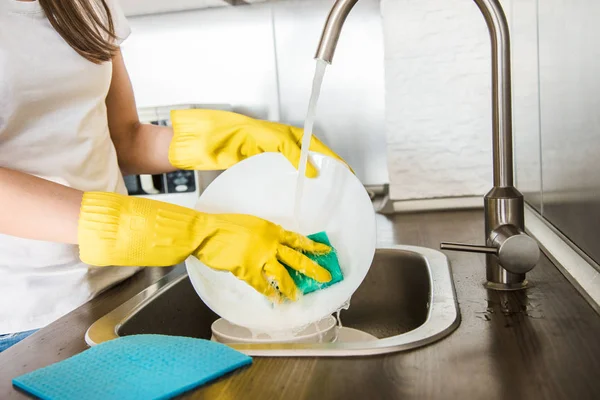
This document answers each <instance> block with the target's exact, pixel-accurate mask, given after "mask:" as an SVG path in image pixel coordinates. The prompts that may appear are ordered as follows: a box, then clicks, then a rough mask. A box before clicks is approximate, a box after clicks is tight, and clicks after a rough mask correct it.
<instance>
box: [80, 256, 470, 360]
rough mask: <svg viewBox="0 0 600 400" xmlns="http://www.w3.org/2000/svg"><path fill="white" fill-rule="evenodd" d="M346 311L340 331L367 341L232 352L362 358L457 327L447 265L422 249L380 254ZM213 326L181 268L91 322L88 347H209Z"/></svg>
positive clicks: (237, 346) (246, 347)
mask: <svg viewBox="0 0 600 400" xmlns="http://www.w3.org/2000/svg"><path fill="white" fill-rule="evenodd" d="M350 305H351V306H350V308H349V309H348V310H343V311H342V312H341V321H342V323H343V326H344V327H345V328H351V329H352V330H359V331H362V332H364V333H367V334H369V335H370V336H369V335H366V337H368V338H369V339H367V340H364V339H361V341H355V342H353V341H336V342H333V343H314V344H312V343H286V344H229V346H231V347H233V348H235V349H237V350H239V351H241V352H244V353H246V354H248V355H253V356H273V357H276V356H294V357H298V356H364V355H373V354H384V353H392V352H397V351H403V350H408V349H413V348H416V347H419V346H424V345H427V344H430V343H432V342H434V341H436V340H439V339H441V338H443V337H444V336H446V335H448V334H449V333H450V332H452V331H453V330H454V329H456V327H457V326H458V325H459V323H460V316H459V311H458V305H457V301H456V293H455V290H454V284H453V282H452V275H451V270H450V264H449V263H448V259H447V258H446V256H445V255H444V254H442V253H441V252H439V251H436V250H432V249H428V248H423V247H414V246H394V247H390V248H380V249H377V251H376V253H375V257H374V260H373V264H372V266H371V269H370V270H369V273H368V274H367V276H366V278H365V280H364V281H363V283H362V285H361V286H360V287H359V288H358V290H357V291H356V292H355V293H354V295H353V296H352V299H351V302H350ZM218 318H219V316H218V315H216V314H215V313H213V312H212V311H211V310H210V309H209V308H208V307H207V306H206V305H205V304H204V303H203V302H202V300H201V299H200V298H199V297H198V295H197V294H196V292H195V291H194V288H193V287H192V284H191V283H190V281H189V278H188V277H187V274H186V272H185V268H184V267H183V265H181V266H179V267H178V268H175V269H174V270H173V271H172V272H171V273H170V274H168V275H166V276H165V277H164V278H162V279H161V280H160V281H158V282H156V283H155V284H153V285H152V286H150V287H148V288H147V289H145V290H144V291H142V292H140V293H139V294H138V295H136V296H135V297H133V298H131V299H130V300H129V301H127V302H125V303H124V304H122V305H121V306H119V307H118V308H116V309H115V310H113V311H112V312H110V313H109V314H107V315H105V316H104V317H102V318H100V319H99V320H98V321H96V322H95V323H94V324H93V325H92V326H90V328H89V329H88V331H87V333H86V341H87V343H88V344H89V345H91V346H93V345H96V344H99V343H102V342H105V341H107V340H111V339H114V338H117V337H119V336H127V335H135V334H163V335H177V336H188V337H196V338H203V339H211V336H212V335H211V324H212V323H213V322H214V321H215V320H217V319H218ZM364 336H365V335H363V337H364Z"/></svg>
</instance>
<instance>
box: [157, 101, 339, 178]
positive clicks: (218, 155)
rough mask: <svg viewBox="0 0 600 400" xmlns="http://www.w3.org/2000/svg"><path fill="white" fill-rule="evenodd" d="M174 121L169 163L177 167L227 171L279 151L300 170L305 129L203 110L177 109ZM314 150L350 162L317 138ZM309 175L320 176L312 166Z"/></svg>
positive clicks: (312, 143) (313, 142) (314, 141)
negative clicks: (237, 165)
mask: <svg viewBox="0 0 600 400" xmlns="http://www.w3.org/2000/svg"><path fill="white" fill-rule="evenodd" d="M171 122H172V124H173V132H174V135H173V140H172V141H171V146H170V148H169V161H170V162H171V164H172V165H173V166H174V167H176V168H179V169H184V170H200V171H202V170H225V169H227V168H229V167H231V166H232V165H234V164H236V163H238V162H240V161H242V160H243V159H246V158H248V157H252V156H254V155H257V154H260V153H265V152H274V153H275V152H279V153H282V154H283V155H284V156H285V157H286V158H287V159H288V160H289V161H290V162H291V163H292V164H293V165H294V166H295V167H296V169H298V165H299V163H300V150H301V146H302V135H303V133H304V130H303V129H301V128H297V127H294V126H290V125H285V124H280V123H277V122H269V121H262V120H257V119H253V118H250V117H247V116H244V115H241V114H236V113H233V112H229V111H218V110H199V109H191V110H173V111H171ZM310 150H311V151H314V152H318V153H321V154H323V155H326V156H330V157H333V158H336V159H338V160H340V161H342V162H344V163H346V162H345V161H344V160H342V159H341V158H340V157H339V156H338V155H337V154H335V153H334V152H333V151H331V149H329V148H328V147H327V146H325V145H324V144H323V143H322V142H321V141H320V140H319V139H317V138H316V137H315V136H314V135H313V136H312V139H311V143H310ZM346 165H347V164H346ZM306 175H307V176H308V177H311V178H314V177H316V176H317V175H318V173H317V170H316V168H315V167H314V166H313V165H311V164H310V163H308V165H307V168H306Z"/></svg>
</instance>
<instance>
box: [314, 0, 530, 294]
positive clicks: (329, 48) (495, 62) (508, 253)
mask: <svg viewBox="0 0 600 400" xmlns="http://www.w3.org/2000/svg"><path fill="white" fill-rule="evenodd" d="M474 1H475V3H476V4H477V6H478V7H479V10H480V11H481V14H482V15H483V17H484V18H485V22H486V24H487V27H488V30H489V32H490V37H491V44H492V125H493V130H492V135H493V148H492V153H493V170H494V187H493V188H492V190H490V192H489V193H488V194H486V195H485V197H484V212H485V239H486V245H485V246H477V245H468V244H459V243H442V244H441V248H442V249H446V250H456V251H467V252H473V253H485V254H486V269H487V271H486V275H487V283H486V286H487V287H488V288H490V289H496V290H517V289H523V288H525V287H527V284H528V283H527V279H526V276H525V274H526V273H527V272H528V271H530V270H531V269H532V268H533V267H534V266H535V265H536V264H537V262H538V260H539V257H540V250H539V247H538V245H537V242H536V241H535V240H534V239H533V238H531V237H530V236H528V235H527V234H526V233H525V232H524V230H525V217H524V209H525V203H524V200H523V195H522V194H521V193H520V192H519V191H518V190H517V189H516V188H515V187H514V177H513V148H512V104H511V70H510V37H509V31H508V23H507V22H506V15H505V14H504V11H503V10H502V6H501V5H500V3H499V1H498V0H474ZM357 2H358V0H337V1H336V2H335V4H334V5H333V8H332V9H331V12H330V13H329V16H328V17H327V22H326V23H325V27H324V29H323V34H322V36H321V41H320V43H319V47H318V49H317V53H316V58H317V59H322V60H324V61H326V62H328V63H331V62H332V59H333V55H334V53H335V48H336V46H337V42H338V39H339V36H340V33H341V31H342V26H343V25H344V21H345V20H346V17H347V16H348V14H349V13H350V11H351V10H352V7H354V5H355V4H356V3H357Z"/></svg>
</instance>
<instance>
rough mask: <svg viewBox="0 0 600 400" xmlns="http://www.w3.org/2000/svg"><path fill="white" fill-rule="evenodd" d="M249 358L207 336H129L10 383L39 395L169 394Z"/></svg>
mask: <svg viewBox="0 0 600 400" xmlns="http://www.w3.org/2000/svg"><path fill="white" fill-rule="evenodd" d="M250 363H252V359H251V358H250V357H248V356H246V355H244V354H242V353H239V352H237V351H235V350H233V349H231V348H230V347H227V346H225V345H222V344H219V343H215V342H210V341H207V340H202V339H193V338H187V337H177V336H164V335H134V336H126V337H122V338H118V339H114V340H111V341H109V342H105V343H102V344H99V345H97V346H95V347H92V348H90V349H88V350H86V351H84V352H82V353H80V354H78V355H76V356H73V357H71V358H68V359H66V360H64V361H61V362H59V363H56V364H53V365H50V366H48V367H45V368H41V369H38V370H37V371H33V372H30V373H28V374H25V375H22V376H19V377H17V378H15V379H13V385H15V386H16V387H18V388H20V389H23V390H25V391H26V392H29V393H31V394H33V395H34V396H36V397H39V398H40V399H44V400H80V399H86V400H96V399H98V400H110V399H115V400H116V399H118V400H154V399H170V398H172V397H174V396H177V395H180V394H182V393H184V392H186V391H188V390H190V389H193V388H196V387H198V386H200V385H203V384H205V383H207V382H209V381H212V380H214V379H216V378H218V377H220V376H222V375H224V374H226V373H228V372H231V371H233V370H235V369H237V368H240V367H242V366H245V365H248V364H250Z"/></svg>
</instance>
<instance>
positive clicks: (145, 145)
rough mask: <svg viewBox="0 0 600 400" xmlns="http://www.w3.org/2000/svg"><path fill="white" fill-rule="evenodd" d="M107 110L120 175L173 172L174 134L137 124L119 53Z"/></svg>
mask: <svg viewBox="0 0 600 400" xmlns="http://www.w3.org/2000/svg"><path fill="white" fill-rule="evenodd" d="M106 107H107V110H108V127H109V129H110V136H111V138H112V140H113V143H114V144H115V148H116V149H117V156H118V159H119V166H120V167H121V171H122V172H123V174H125V175H133V174H160V173H165V172H170V171H173V170H175V168H174V167H173V166H172V165H171V163H170V162H169V145H170V143H171V139H172V138H173V130H172V129H171V128H168V127H163V126H156V125H150V124H141V123H140V120H139V117H138V113H137V108H136V105H135V98H134V96H133V89H132V86H131V81H130V79H129V75H128V73H127V69H126V68H125V63H124V62H123V56H122V54H121V52H120V51H119V52H118V53H117V54H116V55H115V56H114V58H113V76H112V82H111V85H110V89H109V92H108V96H107V97H106Z"/></svg>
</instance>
